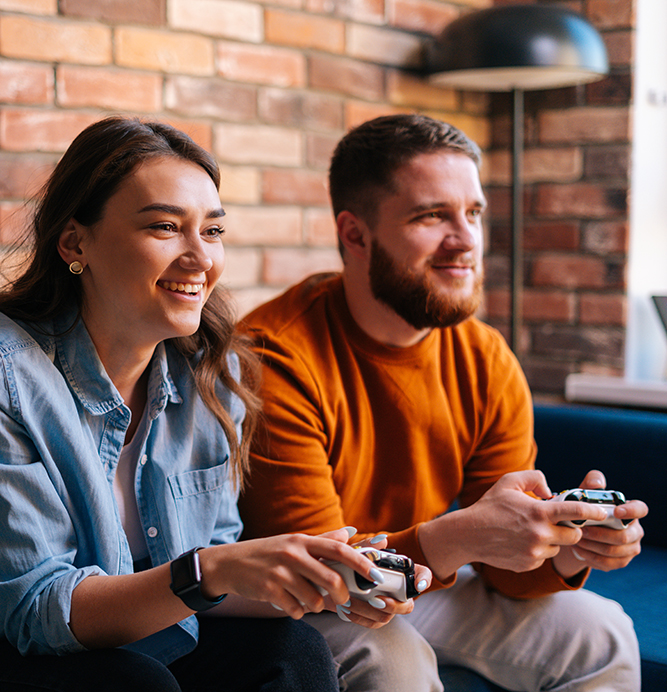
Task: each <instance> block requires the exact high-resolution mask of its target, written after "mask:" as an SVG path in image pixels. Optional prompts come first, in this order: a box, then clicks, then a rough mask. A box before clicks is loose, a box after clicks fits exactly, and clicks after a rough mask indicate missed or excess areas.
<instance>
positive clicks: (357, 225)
mask: <svg viewBox="0 0 667 692" xmlns="http://www.w3.org/2000/svg"><path fill="white" fill-rule="evenodd" d="M336 228H337V230H338V239H339V240H340V242H341V245H342V246H343V247H344V248H345V253H346V255H348V254H349V255H353V256H355V257H359V258H366V257H367V256H368V253H369V249H370V229H369V228H368V226H367V225H366V224H365V223H364V222H363V221H362V220H361V219H360V218H359V217H358V216H355V215H354V214H353V213H352V212H351V211H342V212H341V213H340V214H338V216H337V217H336Z"/></svg>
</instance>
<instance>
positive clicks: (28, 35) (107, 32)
mask: <svg viewBox="0 0 667 692" xmlns="http://www.w3.org/2000/svg"><path fill="white" fill-rule="evenodd" d="M0 51H1V52H2V55H5V56H8V57H11V58H26V59H28V60H43V61H45V62H49V63H52V62H73V63H81V64H83V65H107V64H109V63H110V62H111V55H112V54H111V29H110V28H109V27H104V26H99V25H97V24H92V23H82V22H66V21H63V20H59V21H54V20H51V19H41V18H39V19H35V18H33V17H20V16H3V17H1V18H0Z"/></svg>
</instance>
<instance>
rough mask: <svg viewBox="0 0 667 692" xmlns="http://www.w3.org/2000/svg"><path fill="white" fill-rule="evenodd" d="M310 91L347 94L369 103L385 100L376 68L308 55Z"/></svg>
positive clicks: (353, 61) (354, 62) (378, 71)
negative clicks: (318, 90)
mask: <svg viewBox="0 0 667 692" xmlns="http://www.w3.org/2000/svg"><path fill="white" fill-rule="evenodd" d="M308 68H309V70H308V71H309V85H308V86H309V87H310V88H312V89H323V90H325V91H333V92H335V93H340V94H346V95H348V96H354V97H357V98H361V99H368V100H370V101H380V100H382V98H383V96H384V76H383V72H382V69H381V68H379V67H377V66H376V65H367V64H365V63H362V62H359V61H356V60H350V59H349V58H334V57H330V56H325V55H311V56H310V58H309V65H308Z"/></svg>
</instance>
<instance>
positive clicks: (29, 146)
mask: <svg viewBox="0 0 667 692" xmlns="http://www.w3.org/2000/svg"><path fill="white" fill-rule="evenodd" d="M97 119H98V118H97V117H96V116H94V115H91V114H89V113H86V114H84V113H72V112H64V111H41V110H19V109H16V110H10V109H5V110H2V111H0V147H2V148H4V149H7V150H8V151H52V152H63V151H65V149H66V148H67V147H68V146H69V145H70V143H71V142H72V140H73V139H74V138H75V137H76V136H77V135H78V134H79V133H80V132H81V130H83V129H84V128H86V127H87V126H88V125H90V124H92V123H93V122H95V121H96V120H97Z"/></svg>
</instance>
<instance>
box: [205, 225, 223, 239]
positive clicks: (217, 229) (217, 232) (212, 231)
mask: <svg viewBox="0 0 667 692" xmlns="http://www.w3.org/2000/svg"><path fill="white" fill-rule="evenodd" d="M224 234H225V229H224V228H223V227H222V226H212V227H211V228H207V229H206V235H207V236H209V237H211V238H219V237H221V236H223V235H224Z"/></svg>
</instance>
